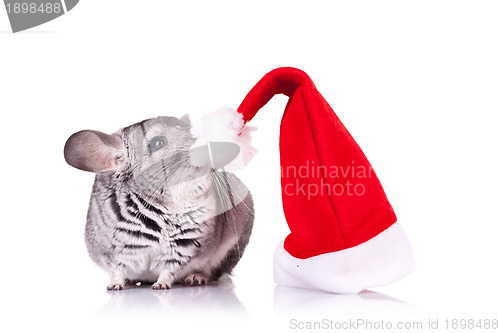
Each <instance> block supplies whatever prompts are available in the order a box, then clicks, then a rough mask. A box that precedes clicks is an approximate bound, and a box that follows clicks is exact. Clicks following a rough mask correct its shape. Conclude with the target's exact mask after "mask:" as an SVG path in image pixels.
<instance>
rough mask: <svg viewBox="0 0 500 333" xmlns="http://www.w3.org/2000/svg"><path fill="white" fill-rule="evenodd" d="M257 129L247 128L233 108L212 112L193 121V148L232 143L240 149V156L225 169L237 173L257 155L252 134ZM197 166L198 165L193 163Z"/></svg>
mask: <svg viewBox="0 0 500 333" xmlns="http://www.w3.org/2000/svg"><path fill="white" fill-rule="evenodd" d="M255 129H256V128H255V127H250V126H245V122H244V121H243V116H242V114H241V113H239V112H237V111H236V110H234V109H232V108H221V109H217V110H214V111H211V112H209V113H207V114H205V115H203V116H202V117H201V118H199V119H196V120H194V121H192V126H191V134H192V135H193V136H194V137H195V138H196V142H195V143H194V144H193V145H192V148H196V147H200V146H203V145H206V144H208V143H209V142H231V143H235V144H237V145H238V146H239V147H240V152H239V154H238V156H237V157H236V158H235V159H234V160H233V161H232V162H231V163H229V164H227V165H226V166H225V167H224V170H226V171H235V170H239V169H242V168H243V167H245V166H246V165H247V164H248V163H249V162H250V160H251V159H252V157H253V156H254V155H255V153H256V151H257V150H256V149H255V148H253V147H252V146H251V139H252V138H251V132H252V131H253V130H255ZM193 164H195V165H196V163H193Z"/></svg>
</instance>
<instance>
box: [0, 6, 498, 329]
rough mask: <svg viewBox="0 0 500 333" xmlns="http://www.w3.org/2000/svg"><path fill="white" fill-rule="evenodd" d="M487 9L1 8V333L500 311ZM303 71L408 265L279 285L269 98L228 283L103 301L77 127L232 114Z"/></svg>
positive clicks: (494, 75)
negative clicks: (383, 207) (21, 15)
mask: <svg viewBox="0 0 500 333" xmlns="http://www.w3.org/2000/svg"><path fill="white" fill-rule="evenodd" d="M499 17H500V3H499V2H497V1H411V2H406V1H342V2H336V1H308V2H306V1H265V2H260V1H251V2H237V1H232V2H230V1H152V0H142V1H123V0H106V1H97V0H94V1H91V0H82V1H81V2H80V3H79V4H78V5H77V6H76V7H75V8H74V9H73V10H72V11H70V12H69V13H68V14H66V15H64V16H62V17H60V18H58V19H56V20H54V21H52V22H49V23H47V24H45V25H42V26H39V27H36V28H33V29H31V30H29V31H27V32H24V33H18V34H12V33H11V32H10V26H9V23H8V19H7V16H6V13H5V11H4V10H3V8H0V111H1V118H0V119H1V124H2V127H1V130H0V147H1V157H0V158H1V164H0V175H1V191H0V195H1V200H0V205H1V207H0V208H1V210H0V211H1V216H0V223H1V233H0V235H1V236H0V237H1V241H0V255H1V261H0V267H1V271H2V273H1V275H0V276H1V281H2V285H1V287H0V288H1V289H0V306H1V312H0V313H1V317H2V319H1V321H0V323H1V324H0V326H5V327H3V328H2V329H1V330H2V331H6V327H9V331H26V329H28V328H30V329H42V330H44V331H48V329H51V330H52V331H62V330H63V329H70V328H72V329H73V330H77V331H89V330H97V331H100V330H103V329H104V328H106V329H108V330H113V331H122V332H123V331H137V330H141V331H142V332H144V331H146V330H153V329H154V330H155V331H156V332H167V331H172V330H183V331H191V330H192V329H194V328H197V329H201V330H208V329H211V328H216V329H217V330H219V331H246V330H250V329H252V330H254V329H264V328H267V329H269V330H276V331H286V330H288V329H290V328H291V320H294V319H296V320H298V321H301V322H305V321H307V320H322V319H329V320H330V319H331V320H340V319H341V318H346V319H358V318H368V317H369V318H373V320H379V321H380V320H384V321H394V320H399V318H405V319H404V320H410V321H422V322H423V323H424V328H425V327H426V325H427V323H428V320H429V319H432V320H434V319H439V320H440V322H439V323H440V325H441V326H440V328H441V329H444V320H446V318H450V319H452V318H458V319H462V318H464V319H468V318H476V319H481V318H483V319H486V318H490V319H491V318H494V317H495V316H496V318H497V319H498V318H499V315H498V309H499V308H500V307H499V296H500V293H499V291H498V281H499V280H500V274H499V270H498V261H499V254H500V245H499V241H498V233H499V224H500V214H499V212H498V211H499V210H498V207H499V203H500V201H499V200H500V195H499V186H500V179H499V178H500V177H499V172H498V171H499V168H500V158H499V147H498V146H499V143H500V134H499V131H498V124H499V117H498V115H499V113H500V98H499V92H500V61H499V59H500V20H499ZM280 66H294V67H298V68H301V69H303V70H304V71H306V72H307V73H308V74H309V75H310V76H311V78H312V79H313V81H314V82H315V84H316V86H317V87H318V89H319V91H320V92H321V93H322V94H323V95H324V97H325V98H326V100H327V101H328V102H329V103H330V105H331V106H332V107H333V109H334V110H335V111H336V113H337V114H338V116H339V117H340V119H341V120H342V121H343V122H344V124H345V125H346V127H347V128H348V129H349V131H350V132H351V134H352V135H353V137H354V138H355V139H356V141H357V142H358V143H359V145H360V146H361V147H362V149H363V150H364V152H365V154H366V155H367V156H368V158H369V160H370V162H371V163H372V165H373V166H374V169H375V171H376V172H377V175H378V176H379V178H380V180H381V182H382V184H383V185H384V188H385V190H386V193H387V196H388V197H389V200H390V201H391V203H392V205H393V206H394V209H395V211H396V214H397V215H398V218H399V221H400V223H401V224H402V226H403V227H404V228H405V230H406V232H407V233H408V236H409V238H410V239H411V241H412V244H413V248H414V251H415V255H416V259H417V270H416V271H415V272H414V273H413V274H412V275H410V276H408V277H407V278H405V279H403V280H401V281H399V282H396V283H394V284H392V285H389V286H385V287H380V288H375V289H373V290H372V293H368V292H365V293H363V294H361V295H354V296H352V295H351V296H345V295H331V294H324V293H319V292H309V291H301V290H293V289H282V288H275V285H274V282H273V277H272V254H273V251H274V248H275V246H276V245H277V244H278V243H279V242H280V241H281V240H283V239H284V237H285V236H286V235H287V233H288V229H287V226H286V222H285V220H284V216H283V213H282V207H281V193H280V179H279V155H278V133H279V122H280V117H281V115H282V111H283V109H284V107H285V104H286V98H285V97H283V96H277V97H275V98H274V99H273V100H272V101H271V102H270V103H269V104H268V105H267V106H265V107H264V108H263V109H262V110H261V111H260V112H259V114H258V115H257V117H256V118H254V120H252V125H254V126H257V127H258V128H259V130H258V132H256V133H255V135H254V146H256V147H257V148H258V149H259V153H258V155H257V156H256V157H255V159H254V160H253V162H252V163H251V164H250V165H249V166H248V167H247V169H245V170H243V171H242V172H240V173H238V175H239V176H240V177H241V178H242V179H243V180H244V182H245V183H246V184H247V185H248V186H249V187H250V189H251V191H252V192H253V194H254V199H255V206H256V221H255V227H254V233H253V235H252V239H251V241H250V245H249V246H248V248H247V252H246V253H245V256H244V257H243V259H242V261H241V262H240V264H239V265H238V266H237V268H236V270H235V272H234V276H233V278H232V283H230V282H225V283H223V284H222V286H220V287H212V286H208V287H204V288H177V289H172V290H170V291H165V292H162V293H160V294H158V293H153V292H152V291H150V290H149V289H147V288H136V289H135V290H128V291H125V292H123V293H120V294H118V295H116V294H114V293H108V292H106V290H105V289H106V288H105V287H106V285H107V283H108V277H107V274H106V273H105V272H103V271H101V270H100V269H99V268H98V267H97V266H96V265H94V264H93V263H92V262H91V260H90V259H89V258H88V256H87V253H86V249H85V245H84V241H83V231H84V224H85V215H86V209H87V203H88V199H89V194H90V189H91V186H92V181H93V175H92V174H87V173H84V172H80V171H78V170H76V169H73V168H71V167H69V166H68V165H66V164H65V162H64V158H63V153H62V150H63V146H64V143H65V140H66V139H67V138H68V137H69V135H71V134H72V133H73V132H76V131H78V130H81V129H98V130H101V131H104V132H113V131H115V130H117V129H118V128H119V127H122V126H126V125H129V124H132V123H135V122H137V121H140V120H142V119H146V118H149V117H155V116H159V115H173V116H181V115H183V114H184V113H190V114H191V115H192V116H196V115H201V114H202V113H204V112H206V111H209V110H212V109H215V108H218V107H221V106H231V107H237V106H238V105H239V103H240V102H241V100H242V99H243V97H244V96H245V94H246V93H247V92H248V90H250V88H251V87H252V86H253V85H254V84H255V83H256V82H257V81H258V79H260V77H262V76H263V75H264V74H265V73H267V72H268V71H269V70H271V69H273V68H275V67H280Z"/></svg>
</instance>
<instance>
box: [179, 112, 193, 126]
mask: <svg viewBox="0 0 500 333" xmlns="http://www.w3.org/2000/svg"><path fill="white" fill-rule="evenodd" d="M179 120H180V121H182V122H183V123H184V124H186V125H188V126H189V127H191V120H190V119H189V114H187V113H186V114H185V115H183V116H182V117H181V118H180V119H179Z"/></svg>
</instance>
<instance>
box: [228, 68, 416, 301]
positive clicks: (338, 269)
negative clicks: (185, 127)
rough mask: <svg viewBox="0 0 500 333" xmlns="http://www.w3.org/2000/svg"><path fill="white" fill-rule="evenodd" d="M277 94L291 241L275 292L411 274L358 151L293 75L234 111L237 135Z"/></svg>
mask: <svg viewBox="0 0 500 333" xmlns="http://www.w3.org/2000/svg"><path fill="white" fill-rule="evenodd" d="M276 94H284V95H286V96H288V97H289V100H288V103H287V105H286V107H285V110H284V114H283V118H282V121H281V126H280V143H279V147H280V160H281V171H282V178H281V187H282V199H283V210H284V213H285V218H286V221H287V223H288V226H289V227H290V231H291V232H290V234H289V235H288V237H286V239H285V241H284V243H283V244H281V245H280V246H278V248H277V250H276V252H275V255H274V277H275V281H276V283H278V284H280V285H286V286H292V287H302V288H313V289H321V290H325V291H330V292H336V293H357V292H359V291H361V290H363V289H366V288H370V287H374V286H379V285H383V284H387V283H391V282H393V281H395V280H398V279H400V278H401V277H403V276H405V275H407V274H409V273H410V272H411V271H412V270H413V269H414V259H413V254H412V250H411V247H410V243H409V241H408V239H407V237H406V235H405V233H404V231H403V229H402V228H401V226H400V225H399V223H398V222H397V219H396V215H395V214H394V211H393V208H392V206H391V204H390V203H389V201H388V200H387V197H386V195H385V192H384V190H383V188H382V185H381V184H380V181H379V179H378V178H377V176H376V174H375V172H374V171H373V169H372V167H371V165H370V163H369V162H368V160H367V158H366V156H365V155H364V153H363V151H362V150H361V149H360V147H359V146H358V144H357V143H356V141H355V140H354V139H353V138H352V136H351V135H350V133H349V132H348V131H347V129H346V128H345V127H344V125H343V124H342V122H341V121H340V119H339V118H338V117H337V115H336V114H335V112H334V111H333V110H332V108H331V107H330V105H328V103H327V102H326V100H325V99H324V98H323V96H322V95H321V94H320V93H319V92H318V90H317V89H316V87H315V85H314V83H313V82H312V80H311V79H310V78H309V76H308V75H307V74H306V73H304V72H303V71H301V70H299V69H296V68H289V67H284V68H278V69H275V70H273V71H271V72H269V73H268V74H266V75H265V76H264V77H263V78H262V79H261V80H260V81H259V82H258V83H257V84H256V85H255V86H254V87H253V88H252V89H251V90H250V92H249V93H248V94H247V95H246V97H245V99H244V100H243V102H242V103H241V105H240V106H239V108H238V109H237V112H236V114H235V119H238V124H239V127H240V131H242V130H244V127H246V126H245V124H246V123H247V122H249V121H250V120H251V119H252V118H253V117H254V116H255V115H256V114H257V112H258V111H259V110H260V109H261V108H262V107H263V106H264V105H265V104H266V103H267V102H268V101H269V100H270V99H271V98H272V97H273V96H274V95H276Z"/></svg>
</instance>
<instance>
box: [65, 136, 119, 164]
mask: <svg viewBox="0 0 500 333" xmlns="http://www.w3.org/2000/svg"><path fill="white" fill-rule="evenodd" d="M125 156H126V149H125V146H124V145H123V141H122V139H121V137H120V136H119V135H116V134H112V135H109V134H105V133H102V132H98V131H89V130H86V131H80V132H77V133H75V134H73V135H72V136H70V137H69V139H68V141H66V145H65V146H64V158H65V159H66V162H68V164H69V165H71V166H74V167H75V168H77V169H80V170H83V171H90V172H116V171H117V170H119V169H120V166H121V165H122V164H123V163H124V161H125Z"/></svg>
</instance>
